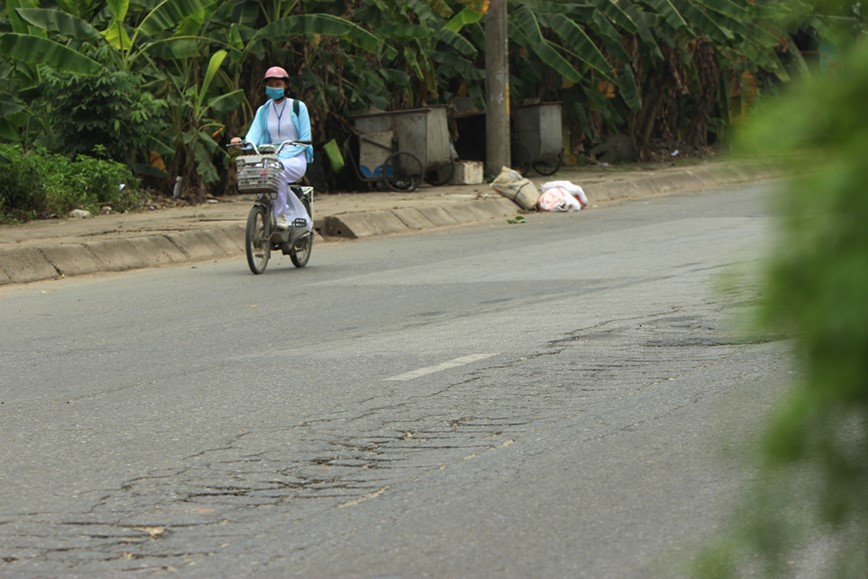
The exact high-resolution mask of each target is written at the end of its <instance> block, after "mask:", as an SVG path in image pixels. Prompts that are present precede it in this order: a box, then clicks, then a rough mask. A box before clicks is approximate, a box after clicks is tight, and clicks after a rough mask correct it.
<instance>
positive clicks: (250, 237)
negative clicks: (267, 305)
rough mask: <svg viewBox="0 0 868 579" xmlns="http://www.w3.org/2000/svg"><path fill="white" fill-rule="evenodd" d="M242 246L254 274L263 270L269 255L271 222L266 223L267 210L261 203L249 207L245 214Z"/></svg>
mask: <svg viewBox="0 0 868 579" xmlns="http://www.w3.org/2000/svg"><path fill="white" fill-rule="evenodd" d="M244 248H245V250H246V253H247V265H248V266H250V271H252V272H253V273H254V274H260V273H262V272H263V271H265V268H266V267H267V266H268V259H269V258H270V257H271V224H270V223H268V211H267V210H266V209H265V208H264V207H262V206H261V205H254V206H253V207H251V208H250V213H249V214H248V215H247V227H246V228H245V230H244Z"/></svg>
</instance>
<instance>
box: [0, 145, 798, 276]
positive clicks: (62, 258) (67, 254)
mask: <svg viewBox="0 0 868 579" xmlns="http://www.w3.org/2000/svg"><path fill="white" fill-rule="evenodd" d="M781 175H782V173H781V170H780V167H779V166H777V165H775V164H774V163H772V162H761V161H760V162H745V163H737V164H710V165H707V166H705V165H698V166H691V167H685V168H682V169H664V170H660V171H659V172H653V171H652V172H651V173H650V174H649V173H647V172H646V173H645V174H644V175H642V176H641V177H636V176H631V175H630V174H629V173H625V174H620V173H613V174H612V175H611V176H607V177H606V178H605V179H603V180H601V181H600V182H596V183H593V182H591V183H587V184H581V185H582V187H583V189H584V190H585V193H586V194H587V195H588V197H589V199H590V200H591V202H592V203H596V202H605V201H619V200H626V199H634V198H638V197H649V196H654V195H662V194H668V193H675V192H678V191H687V190H702V189H706V188H712V187H721V186H725V185H734V184H738V183H744V182H753V181H758V180H766V179H774V178H779V177H781ZM555 179H557V177H553V178H552V180H555ZM546 180H548V179H546ZM535 181H539V182H544V180H543V179H535ZM482 187H487V186H485V185H483V186H482ZM523 212H524V211H523V210H522V209H521V208H520V207H519V206H518V205H516V204H515V203H513V202H512V201H510V200H508V199H506V198H503V197H498V196H496V195H494V194H493V192H492V195H491V196H482V197H476V198H472V197H469V198H468V199H467V200H466V201H464V200H462V201H457V202H456V201H452V202H451V203H449V204H443V205H433V206H427V207H418V208H416V207H404V208H398V209H390V210H372V211H361V212H351V213H343V214H336V215H328V216H325V217H323V218H319V219H317V221H316V224H315V225H316V227H317V229H318V231H319V232H320V233H321V235H322V236H323V237H324V238H325V239H326V240H327V239H328V238H344V239H363V238H370V237H378V236H383V235H393V234H399V233H408V232H417V231H422V230H426V229H433V228H439V227H451V226H456V225H464V224H470V223H479V222H485V221H490V220H493V219H501V218H508V217H512V216H515V215H516V214H517V213H523ZM318 237H319V236H318ZM320 241H322V239H320ZM243 254H244V223H241V222H238V223H229V224H225V223H224V224H215V225H214V226H212V227H209V228H205V229H195V230H189V231H180V232H174V233H158V234H151V235H142V236H135V237H129V238H112V239H104V240H92V241H83V242H81V243H73V244H66V245H51V246H46V247H12V248H8V249H0V286H2V285H7V284H18V283H29V282H34V281H42V280H49V279H58V278H62V277H67V276H76V275H86V274H92V273H99V272H120V271H127V270H131V269H139V268H146V267H154V266H160V265H166V264H180V263H187V262H195V261H203V260H208V259H222V258H226V257H235V256H239V255H243Z"/></svg>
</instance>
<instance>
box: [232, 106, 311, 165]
mask: <svg viewBox="0 0 868 579" xmlns="http://www.w3.org/2000/svg"><path fill="white" fill-rule="evenodd" d="M288 100H289V101H290V102H288V103H287V104H288V105H289V107H290V117H291V118H292V123H293V125H295V132H296V134H297V135H298V137H297V140H299V141H310V140H311V139H310V115H309V113H308V111H307V105H305V104H304V103H303V102H302V101H297V102H298V114H295V109H294V107H293V106H292V104H293V103H292V99H288ZM273 102H274V101H273V100H272V99H268V101H267V102H266V103H265V104H264V105H262V106H261V107H259V108H258V109H257V110H256V115H255V116H254V117H253V122H252V123H251V124H250V129H249V130H248V131H247V136H246V137H244V139H245V140H247V141H250V142H251V143H255V144H256V146H257V147H259V146H260V145H277V144H279V143H276V142H274V140H273V139H272V137H271V135H270V134H269V133H268V107H270V106H271V105H272V103H273ZM301 153H304V155H305V158H306V159H307V162H308V163H311V162H312V161H313V146H311V145H293V146H286V147H284V148H283V150H282V151H280V158H281V159H290V158H292V157H295V156H296V155H300V154H301Z"/></svg>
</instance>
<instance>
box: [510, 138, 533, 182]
mask: <svg viewBox="0 0 868 579" xmlns="http://www.w3.org/2000/svg"><path fill="white" fill-rule="evenodd" d="M509 152H510V157H511V159H512V168H513V169H515V170H516V171H518V172H519V173H521V175H522V177H526V176H527V174H528V173H530V164H531V161H532V158H531V154H530V149H528V148H527V145H525V144H524V143H522V142H521V141H513V142H512V143H510V151H509Z"/></svg>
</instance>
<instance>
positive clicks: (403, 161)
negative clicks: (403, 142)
mask: <svg viewBox="0 0 868 579" xmlns="http://www.w3.org/2000/svg"><path fill="white" fill-rule="evenodd" d="M424 174H425V170H424V169H423V168H422V161H420V160H419V157H417V156H416V155H414V154H413V153H408V152H407V151H398V152H397V153H392V154H391V155H390V156H389V158H388V159H386V162H385V163H383V182H384V183H385V184H386V187H388V188H389V189H391V190H392V191H415V190H416V189H418V188H419V185H421V184H422V177H423V176H424Z"/></svg>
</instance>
